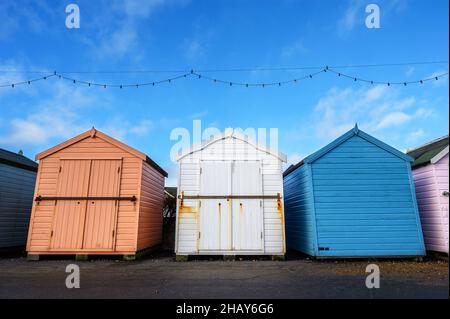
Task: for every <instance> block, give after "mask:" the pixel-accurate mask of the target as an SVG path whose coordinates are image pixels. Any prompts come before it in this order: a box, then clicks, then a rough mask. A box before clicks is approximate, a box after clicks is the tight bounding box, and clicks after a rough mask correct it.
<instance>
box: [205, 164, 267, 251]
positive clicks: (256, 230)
mask: <svg viewBox="0 0 450 319" xmlns="http://www.w3.org/2000/svg"><path fill="white" fill-rule="evenodd" d="M261 176H262V175H261V172H260V162H258V161H251V162H207V161H204V162H201V173H200V210H199V214H200V218H199V234H198V235H199V238H198V240H199V245H198V247H199V251H205V252H207V251H255V252H256V251H261V250H262V249H263V213H262V204H263V202H262V181H261Z"/></svg>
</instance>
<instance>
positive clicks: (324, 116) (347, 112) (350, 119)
mask: <svg viewBox="0 0 450 319" xmlns="http://www.w3.org/2000/svg"><path fill="white" fill-rule="evenodd" d="M432 114H433V110H432V109H430V108H429V107H427V106H422V105H420V103H418V102H417V101H416V98H415V97H414V96H402V95H401V91H400V90H397V89H395V88H392V87H390V88H387V87H386V86H381V85H379V86H375V87H370V88H361V89H354V88H346V89H338V88H333V89H331V90H330V91H328V93H327V94H326V95H325V96H324V97H322V98H321V99H320V100H319V101H318V102H317V104H316V106H315V114H314V120H313V126H314V129H315V132H316V136H318V137H319V138H322V139H327V140H329V139H334V138H336V137H338V136H340V135H341V134H342V133H344V132H346V131H347V130H349V129H351V128H352V127H353V126H354V125H355V123H358V124H359V126H360V128H361V129H363V130H366V131H369V132H385V131H386V130H388V129H391V128H397V127H402V126H403V125H404V124H406V123H409V122H411V121H413V120H419V119H424V118H427V117H429V116H431V115H432Z"/></svg>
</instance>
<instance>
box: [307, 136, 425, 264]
mask: <svg viewBox="0 0 450 319" xmlns="http://www.w3.org/2000/svg"><path fill="white" fill-rule="evenodd" d="M409 169H410V165H409V163H407V162H405V161H404V160H403V159H401V158H399V157H397V156H395V155H393V154H391V153H390V152H387V151H386V150H384V149H382V148H380V147H378V146H376V145H374V144H372V143H369V142H368V141H366V140H365V139H363V138H361V137H359V136H353V137H351V138H350V139H348V140H347V141H345V142H344V143H342V144H341V145H339V146H338V147H336V148H335V149H333V150H331V151H330V152H328V153H327V154H325V155H324V156H323V157H321V158H319V159H318V160H317V161H315V162H314V163H312V175H313V182H312V184H313V187H314V200H315V202H314V206H315V212H316V220H317V236H318V246H319V247H318V248H319V255H320V256H388V255H398V256H403V255H411V256H413V255H421V254H422V253H423V250H422V244H421V243H422V239H421V236H422V234H421V230H420V225H418V221H417V212H416V209H415V204H414V198H413V194H412V189H411V183H410V180H409V171H408V170H409Z"/></svg>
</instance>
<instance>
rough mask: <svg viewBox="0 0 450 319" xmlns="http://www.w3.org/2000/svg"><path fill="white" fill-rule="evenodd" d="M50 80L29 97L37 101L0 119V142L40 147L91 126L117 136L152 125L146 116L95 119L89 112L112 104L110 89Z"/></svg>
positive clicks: (142, 131)
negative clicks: (4, 118)
mask: <svg viewBox="0 0 450 319" xmlns="http://www.w3.org/2000/svg"><path fill="white" fill-rule="evenodd" d="M49 81H51V82H47V83H44V82H41V83H40V84H39V85H40V87H39V88H40V90H39V91H38V92H37V93H34V94H35V95H33V97H32V98H33V99H35V100H36V101H40V102H38V103H36V104H35V105H33V107H30V109H28V110H24V112H23V114H24V115H23V116H15V117H13V118H12V119H11V120H9V121H8V122H7V121H2V131H3V132H4V133H3V135H0V144H4V145H11V146H14V147H16V148H17V147H19V148H25V146H29V147H31V148H33V147H38V148H39V149H42V147H44V146H51V145H50V144H52V143H53V144H54V143H59V142H61V141H63V140H66V139H68V138H71V137H73V136H75V135H78V134H80V133H82V132H84V131H86V130H88V129H90V128H91V127H92V126H95V127H97V128H98V129H100V130H104V131H105V133H108V134H111V135H112V136H114V137H116V138H119V139H123V138H126V137H128V136H145V135H146V134H148V133H149V132H150V131H151V129H152V128H153V122H152V121H151V120H149V119H142V120H140V121H139V122H130V121H128V120H123V118H120V117H112V118H111V117H110V116H104V117H103V118H102V119H101V120H100V121H99V120H96V121H94V120H93V118H92V114H95V112H100V111H101V110H102V109H109V108H111V107H113V106H114V101H113V99H112V96H111V95H110V93H108V92H105V91H95V90H92V89H91V88H86V87H79V86H73V85H71V84H69V83H68V82H61V81H60V80H57V79H53V80H49ZM54 81H56V82H54ZM86 90H89V94H86V93H87V91H86ZM40 94H42V96H45V97H41V96H40Z"/></svg>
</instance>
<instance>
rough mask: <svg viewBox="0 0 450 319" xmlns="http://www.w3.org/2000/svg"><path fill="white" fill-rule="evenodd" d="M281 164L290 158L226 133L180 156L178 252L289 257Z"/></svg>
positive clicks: (238, 134)
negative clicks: (285, 229)
mask: <svg viewBox="0 0 450 319" xmlns="http://www.w3.org/2000/svg"><path fill="white" fill-rule="evenodd" d="M282 162H286V156H285V155H284V154H281V153H279V152H277V151H273V150H270V149H268V148H267V147H266V146H263V145H260V144H259V143H257V142H256V141H254V140H252V139H251V138H249V137H248V136H246V135H244V134H242V133H241V132H240V131H236V130H231V129H230V130H227V131H225V132H223V133H220V134H217V135H215V136H213V137H212V138H210V139H209V140H206V141H204V142H203V143H201V145H199V146H198V147H191V148H190V149H189V150H188V151H187V152H184V153H183V154H181V155H180V156H179V157H178V163H179V176H178V199H177V225H176V238H175V241H176V243H175V253H176V255H177V260H185V259H187V257H188V256H189V255H224V256H235V255H270V256H272V257H273V258H280V257H281V258H282V257H283V256H284V254H285V250H286V248H285V231H284V209H283V205H282V203H283V177H282Z"/></svg>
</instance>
